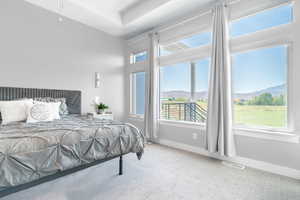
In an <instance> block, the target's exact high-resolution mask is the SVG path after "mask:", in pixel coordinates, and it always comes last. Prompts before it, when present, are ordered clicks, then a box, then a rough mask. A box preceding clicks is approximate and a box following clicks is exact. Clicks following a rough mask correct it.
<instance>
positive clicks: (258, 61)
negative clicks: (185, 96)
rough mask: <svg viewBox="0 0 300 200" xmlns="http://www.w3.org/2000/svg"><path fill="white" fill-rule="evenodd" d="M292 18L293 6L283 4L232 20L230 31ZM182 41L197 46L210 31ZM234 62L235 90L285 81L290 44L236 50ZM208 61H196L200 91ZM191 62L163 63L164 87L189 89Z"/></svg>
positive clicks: (249, 30)
mask: <svg viewBox="0 0 300 200" xmlns="http://www.w3.org/2000/svg"><path fill="white" fill-rule="evenodd" d="M291 21H292V6H291V5H286V6H281V7H277V8H273V9H270V10H267V11H264V12H261V13H258V14H256V15H253V16H249V17H246V18H242V19H240V20H237V21H234V22H232V24H231V26H230V35H231V37H237V36H241V35H244V34H249V33H253V32H256V31H259V30H262V29H266V28H270V27H274V26H278V25H281V24H287V23H290V22H291ZM181 42H183V43H184V44H186V45H188V46H190V47H191V48H192V47H197V46H200V45H204V44H208V43H210V42H211V34H210V33H209V32H208V33H202V34H199V35H196V36H193V37H190V38H187V39H184V40H181ZM232 63H233V65H232V69H233V73H232V75H233V77H232V78H233V83H234V92H237V93H247V92H253V91H257V90H261V89H265V88H268V87H272V86H277V85H281V84H284V83H285V82H286V73H287V72H286V71H287V48H286V46H284V45H282V46H275V47H270V48H265V49H257V50H253V51H249V52H244V53H239V54H234V55H233V56H232ZM209 64H210V62H209V59H205V60H200V61H197V69H196V70H197V71H196V73H197V83H196V88H197V91H205V90H207V89H208V76H209V75H208V74H209V72H208V69H209ZM188 66H190V63H189V62H187V63H179V64H176V65H172V66H165V67H163V68H162V69H161V89H162V90H163V91H169V90H185V91H189V90H190V68H189V67H188Z"/></svg>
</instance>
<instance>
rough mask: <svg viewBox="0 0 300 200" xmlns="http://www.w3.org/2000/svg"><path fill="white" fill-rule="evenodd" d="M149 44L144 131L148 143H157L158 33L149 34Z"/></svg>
mask: <svg viewBox="0 0 300 200" xmlns="http://www.w3.org/2000/svg"><path fill="white" fill-rule="evenodd" d="M149 42H150V44H149V52H148V56H149V57H148V60H149V66H147V69H146V99H145V115H144V131H145V135H146V137H147V140H148V141H150V142H156V139H157V132H158V118H159V66H158V64H157V52H158V51H157V50H158V37H157V34H156V33H150V34H149Z"/></svg>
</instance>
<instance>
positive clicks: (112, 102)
mask: <svg viewBox="0 0 300 200" xmlns="http://www.w3.org/2000/svg"><path fill="white" fill-rule="evenodd" d="M0 27H1V28H0V86H14V87H34V88H50V89H67V90H81V91H82V110H83V112H84V113H85V112H89V111H92V110H93V107H92V106H91V103H92V101H93V99H94V97H95V96H99V97H100V100H102V101H103V102H104V103H106V104H108V105H109V106H110V107H111V109H112V111H113V112H114V114H115V115H116V117H117V118H118V119H122V118H123V114H124V111H123V110H124V103H123V102H124V73H123V72H124V56H123V49H124V48H123V41H122V40H121V39H120V38H116V37H113V36H110V35H108V34H105V33H104V32H100V31H98V30H96V29H92V28H90V27H87V26H85V25H83V24H80V23H78V22H75V21H72V20H69V19H64V20H63V22H59V21H58V16H57V15H56V14H54V13H51V12H49V11H46V10H44V9H41V8H39V7H35V6H33V5H31V4H29V3H26V2H24V1H22V0H1V1H0ZM95 72H100V74H101V87H100V88H95V84H94V76H95Z"/></svg>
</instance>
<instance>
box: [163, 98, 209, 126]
mask: <svg viewBox="0 0 300 200" xmlns="http://www.w3.org/2000/svg"><path fill="white" fill-rule="evenodd" d="M160 114H161V118H162V119H167V120H177V121H191V122H198V123H200V122H205V121H206V116H207V111H206V109H205V108H203V107H201V106H200V105H199V104H197V103H195V102H187V103H165V102H163V103H162V105H161V113H160Z"/></svg>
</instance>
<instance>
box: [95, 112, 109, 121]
mask: <svg viewBox="0 0 300 200" xmlns="http://www.w3.org/2000/svg"><path fill="white" fill-rule="evenodd" d="M94 118H95V119H107V120H114V116H113V114H97V113H94Z"/></svg>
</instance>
